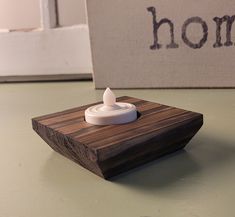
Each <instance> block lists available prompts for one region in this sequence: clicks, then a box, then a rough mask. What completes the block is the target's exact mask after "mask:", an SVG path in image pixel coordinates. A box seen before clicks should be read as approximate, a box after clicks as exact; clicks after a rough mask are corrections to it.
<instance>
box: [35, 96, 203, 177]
mask: <svg viewBox="0 0 235 217" xmlns="http://www.w3.org/2000/svg"><path fill="white" fill-rule="evenodd" d="M117 101H122V102H129V103H133V104H134V105H135V106H136V107H137V110H138V112H139V117H138V119H137V121H135V122H132V123H128V124H123V125H108V126H95V125H91V124H89V123H87V122H85V120H84V111H85V109H86V108H88V107H90V106H91V105H95V104H99V103H101V102H98V103H94V104H90V105H86V106H81V107H78V108H74V109H70V110H66V111H63V112H58V113H54V114H50V115H45V116H42V117H38V118H33V119H32V123H33V129H34V130H35V131H36V132H37V133H38V134H39V135H40V136H41V137H42V139H44V140H45V141H46V142H47V143H48V144H49V145H50V146H51V148H53V149H54V150H55V151H56V152H58V153H60V154H62V155H63V156H65V157H67V158H69V159H71V160H73V161H75V162H76V163H78V164H80V165H81V166H83V167H85V168H87V169H88V170H90V171H92V172H93V173H95V174H97V175H99V176H101V177H103V178H105V179H108V178H111V177H113V176H116V175H118V174H120V173H122V172H124V171H127V170H129V169H132V168H134V167H137V166H139V165H142V164H144V163H146V162H149V161H152V160H155V159H157V158H159V157H161V156H163V155H165V154H168V153H172V152H174V151H177V150H179V149H182V148H184V147H185V145H186V144H187V143H188V142H189V141H190V140H191V138H192V137H193V136H194V135H195V134H196V133H197V131H198V130H199V129H200V128H201V126H202V125H203V115H202V114H199V113H195V112H191V111H186V110H183V109H178V108H175V107H170V106H166V105H161V104H158V103H153V102H149V101H145V100H141V99H136V98H132V97H127V96H124V97H120V98H118V99H117Z"/></svg>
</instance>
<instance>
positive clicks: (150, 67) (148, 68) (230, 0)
mask: <svg viewBox="0 0 235 217" xmlns="http://www.w3.org/2000/svg"><path fill="white" fill-rule="evenodd" d="M87 9H88V23H89V31H90V38H91V49H92V59H93V68H94V80H95V86H96V88H105V87H107V86H109V87H112V88H167V87H170V88H174V87H179V88H185V87H186V88H187V87H235V4H234V0H224V1H221V0H198V1H195V0H175V1H170V0H167V1H166V0H125V1H124V0H99V1H98V0H87Z"/></svg>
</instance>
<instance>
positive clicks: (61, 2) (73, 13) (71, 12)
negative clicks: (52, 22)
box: [0, 0, 86, 29]
mask: <svg viewBox="0 0 235 217" xmlns="http://www.w3.org/2000/svg"><path fill="white" fill-rule="evenodd" d="M58 7H59V15H60V16H59V21H60V25H62V26H69V25H73V24H83V23H86V15H85V0H58ZM39 26H40V10H39V0H0V29H24V28H37V27H39Z"/></svg>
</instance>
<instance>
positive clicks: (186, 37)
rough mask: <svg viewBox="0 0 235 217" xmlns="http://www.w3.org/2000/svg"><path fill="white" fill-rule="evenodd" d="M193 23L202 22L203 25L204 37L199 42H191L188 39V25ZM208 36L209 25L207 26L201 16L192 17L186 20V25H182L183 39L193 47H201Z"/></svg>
mask: <svg viewBox="0 0 235 217" xmlns="http://www.w3.org/2000/svg"><path fill="white" fill-rule="evenodd" d="M191 23H198V24H201V26H202V29H203V38H202V39H201V40H200V41H199V42H198V43H193V42H191V41H190V40H189V39H188V36H187V34H186V30H187V27H188V26H189V25H190V24H191ZM207 37H208V26H207V24H206V22H205V21H204V20H203V19H202V18H201V17H191V18H189V19H187V20H186V21H185V22H184V25H183V26H182V39H183V41H184V43H185V44H186V45H188V46H189V47H191V48H193V49H198V48H201V47H202V46H203V45H204V44H205V43H206V41H207Z"/></svg>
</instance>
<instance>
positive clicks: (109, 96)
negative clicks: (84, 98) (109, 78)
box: [103, 87, 116, 106]
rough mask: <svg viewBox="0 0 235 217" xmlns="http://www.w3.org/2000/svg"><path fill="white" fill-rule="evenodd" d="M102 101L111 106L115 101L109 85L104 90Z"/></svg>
mask: <svg viewBox="0 0 235 217" xmlns="http://www.w3.org/2000/svg"><path fill="white" fill-rule="evenodd" d="M103 101H104V104H105V105H107V106H112V105H114V104H115V103H116V97H115V95H114V93H113V92H112V91H111V90H110V88H109V87H107V88H106V90H105V91H104V95H103Z"/></svg>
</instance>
